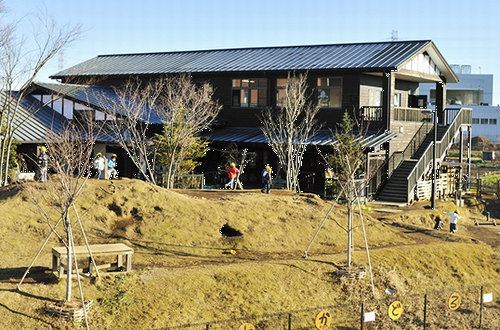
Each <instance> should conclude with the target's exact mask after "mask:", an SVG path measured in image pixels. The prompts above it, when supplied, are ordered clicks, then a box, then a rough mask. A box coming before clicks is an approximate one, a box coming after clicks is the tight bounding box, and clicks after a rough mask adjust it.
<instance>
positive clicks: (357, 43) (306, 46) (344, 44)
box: [96, 39, 432, 57]
mask: <svg viewBox="0 0 500 330" xmlns="http://www.w3.org/2000/svg"><path fill="white" fill-rule="evenodd" d="M415 42H432V40H431V39H422V40H398V41H371V42H369V41H367V42H347V43H337V44H336V43H334V44H312V45H289V46H255V47H236V48H214V49H193V50H174V51H164V52H146V53H122V54H101V55H97V56H96V57H122V56H123V57H125V56H147V55H164V54H176V53H177V54H183V53H207V52H220V51H237V50H258V49H286V48H313V47H328V46H352V45H370V44H401V43H415Z"/></svg>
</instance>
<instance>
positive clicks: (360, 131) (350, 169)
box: [325, 112, 367, 267]
mask: <svg viewBox="0 0 500 330" xmlns="http://www.w3.org/2000/svg"><path fill="white" fill-rule="evenodd" d="M355 124H357V126H358V127H357V128H356V129H355V128H354V125H355ZM366 133H367V130H366V127H363V125H362V124H359V123H356V122H355V121H353V120H352V119H351V118H350V117H349V114H348V113H347V112H345V113H344V116H343V118H342V122H341V123H340V130H339V131H336V132H335V133H332V135H333V141H334V143H333V144H332V147H333V150H334V154H331V155H328V156H327V157H325V160H326V162H327V166H328V168H329V169H331V170H333V172H334V173H335V175H336V177H337V178H338V181H339V183H340V186H345V189H344V190H343V192H344V196H345V200H346V202H347V214H348V216H347V229H345V230H346V231H347V266H348V267H350V266H351V253H352V249H353V245H354V241H353V229H354V226H353V211H354V208H353V206H354V202H355V200H356V199H357V198H358V196H359V194H360V190H361V189H360V188H363V187H364V184H363V182H361V184H360V183H359V181H358V182H357V181H356V180H355V179H356V178H357V176H359V175H360V174H362V173H363V172H364V162H365V159H366V156H365V149H364V148H363V146H362V142H361V141H362V140H363V138H364V137H365V136H366Z"/></svg>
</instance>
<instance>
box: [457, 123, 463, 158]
mask: <svg viewBox="0 0 500 330" xmlns="http://www.w3.org/2000/svg"><path fill="white" fill-rule="evenodd" d="M463 161H464V130H463V128H462V127H460V152H459V153H458V162H459V163H463Z"/></svg>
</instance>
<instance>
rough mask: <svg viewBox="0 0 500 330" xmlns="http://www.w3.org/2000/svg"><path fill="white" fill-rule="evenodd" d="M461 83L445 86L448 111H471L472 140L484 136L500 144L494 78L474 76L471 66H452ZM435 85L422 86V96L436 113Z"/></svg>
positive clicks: (486, 75) (498, 111) (480, 75)
mask: <svg viewBox="0 0 500 330" xmlns="http://www.w3.org/2000/svg"><path fill="white" fill-rule="evenodd" d="M450 66H451V68H452V69H453V71H454V72H455V74H456V75H457V77H458V79H460V81H459V82H458V83H456V84H448V85H446V107H447V108H460V107H463V106H466V107H468V108H472V137H476V136H485V137H486V138H487V139H488V140H490V141H491V142H492V143H498V144H500V106H499V105H496V106H493V104H492V103H493V75H492V74H472V73H471V66H470V65H456V64H452V65H450ZM435 88H436V84H425V83H423V84H420V87H419V94H420V95H427V100H428V106H427V107H428V108H430V109H434V102H435V101H436V89H435Z"/></svg>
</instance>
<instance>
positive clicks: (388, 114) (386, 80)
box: [382, 71, 393, 132]
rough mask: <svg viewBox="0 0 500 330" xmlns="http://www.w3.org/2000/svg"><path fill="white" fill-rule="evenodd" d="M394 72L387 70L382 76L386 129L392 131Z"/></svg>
mask: <svg viewBox="0 0 500 330" xmlns="http://www.w3.org/2000/svg"><path fill="white" fill-rule="evenodd" d="M391 95H392V73H391V71H385V72H384V73H383V77H382V118H383V119H384V122H385V130H386V131H388V132H390V131H391V121H392V120H391V119H392V117H393V112H392V111H391V110H392V109H391V104H392V102H391V101H392V97H391Z"/></svg>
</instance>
